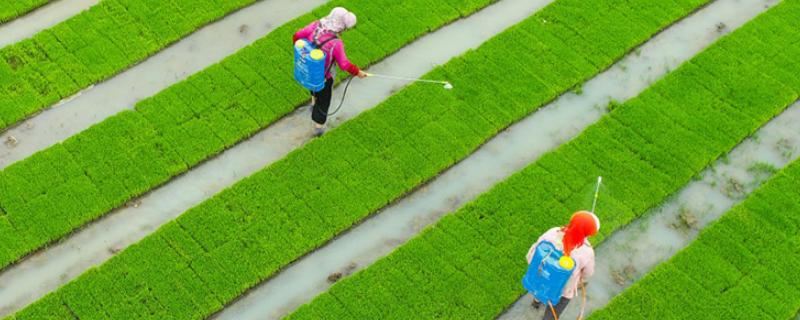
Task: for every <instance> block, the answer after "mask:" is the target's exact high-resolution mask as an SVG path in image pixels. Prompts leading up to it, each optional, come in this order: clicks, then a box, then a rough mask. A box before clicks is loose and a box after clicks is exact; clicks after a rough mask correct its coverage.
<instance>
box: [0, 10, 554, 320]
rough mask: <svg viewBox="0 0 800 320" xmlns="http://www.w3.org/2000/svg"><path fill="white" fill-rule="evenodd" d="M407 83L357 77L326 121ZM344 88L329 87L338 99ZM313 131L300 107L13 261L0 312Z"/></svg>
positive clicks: (448, 50)
mask: <svg viewBox="0 0 800 320" xmlns="http://www.w3.org/2000/svg"><path fill="white" fill-rule="evenodd" d="M281 1H283V0H281ZM547 3H549V0H536V1H530V0H501V1H499V2H497V3H496V4H493V5H491V6H490V7H487V8H486V9H484V10H482V11H480V12H478V13H475V14H473V15H472V16H470V17H468V18H465V19H463V20H460V21H456V22H454V23H452V24H450V25H448V26H446V27H444V28H442V29H440V30H438V31H436V32H434V33H432V34H429V35H427V36H424V37H422V38H420V39H418V40H417V41H415V42H413V43H411V44H410V45H408V46H407V47H405V48H403V49H401V50H400V51H398V52H397V53H395V54H393V55H391V56H390V57H388V58H387V59H385V60H384V61H382V62H380V63H378V64H376V65H374V66H373V67H371V68H370V69H369V71H370V72H374V73H380V74H393V75H402V76H409V77H419V76H422V75H423V74H425V73H426V72H428V71H430V70H431V69H432V68H433V67H434V66H436V65H439V64H442V63H445V62H447V61H449V60H450V59H452V58H453V57H455V56H458V55H461V54H463V53H464V52H466V51H467V50H469V49H473V48H476V47H478V46H479V45H480V44H481V43H483V42H484V41H486V40H487V39H489V38H491V37H492V36H494V35H496V34H498V33H500V32H502V31H503V30H504V29H506V28H507V27H509V26H511V25H513V24H514V23H516V22H519V21H521V20H523V19H524V18H525V17H527V16H529V15H530V14H531V13H532V12H533V11H535V10H536V9H537V8H540V7H542V6H544V5H545V4H547ZM498 17H502V19H500V18H498ZM405 85H406V84H405V83H400V82H394V81H388V80H383V79H368V80H354V81H353V83H352V84H351V86H350V89H349V93H348V97H347V103H346V105H345V107H344V109H343V110H342V112H340V114H339V115H337V116H336V117H335V118H333V119H331V120H330V121H329V123H330V125H331V126H332V127H336V126H337V125H339V124H341V123H342V122H344V121H347V120H349V119H352V118H353V117H355V116H357V115H358V114H359V113H361V112H363V111H366V110H368V109H370V108H372V107H374V106H375V105H377V104H378V103H380V102H381V101H383V100H385V99H386V98H387V97H389V96H390V95H391V94H392V93H394V92H396V91H398V90H401V89H402V88H403V87H404V86H405ZM342 89H343V88H338V89H337V90H336V91H335V92H334V100H335V101H336V102H337V103H338V99H339V98H340V97H341V94H342ZM443 90H444V89H443ZM310 134H311V120H310V116H309V111H308V107H303V108H300V109H299V110H297V111H296V112H294V113H292V114H291V115H289V116H287V117H285V118H284V119H282V120H280V121H278V122H277V123H275V124H274V125H272V126H270V127H269V128H267V129H265V130H263V131H261V132H260V133H258V134H257V135H255V136H253V137H252V138H250V139H248V140H246V141H244V142H242V143H240V144H238V145H236V146H235V147H233V148H231V149H229V150H227V151H225V152H224V153H223V154H221V155H220V156H218V157H216V158H214V159H211V160H210V161H208V162H206V163H204V164H202V165H200V166H198V167H196V168H194V169H192V170H191V171H190V172H188V173H186V174H184V175H181V176H179V177H177V178H175V179H173V180H172V181H170V182H169V183H167V184H166V185H164V186H162V187H160V188H157V189H156V190H154V191H153V192H151V193H149V194H147V195H145V196H143V197H141V198H139V199H137V200H135V201H131V203H130V204H129V206H127V207H125V208H121V209H118V210H115V211H114V212H112V213H110V214H109V215H107V216H106V217H104V218H102V219H100V220H99V221H97V222H96V223H93V224H90V225H88V226H87V227H85V228H84V229H82V230H80V231H78V232H77V233H75V234H73V235H72V236H69V237H68V238H67V239H65V240H64V241H62V242H60V243H57V244H55V245H53V246H50V247H49V248H47V249H45V250H42V251H40V252H38V253H36V254H34V255H32V256H30V257H28V258H27V259H25V260H23V261H22V262H20V263H18V264H16V265H14V266H12V267H11V268H9V269H8V270H6V271H5V272H4V273H2V274H0V316H2V315H6V314H9V313H11V312H13V311H14V310H18V309H20V308H22V307H24V306H25V305H27V304H29V303H31V302H33V301H34V300H36V299H38V298H40V297H41V296H43V295H44V294H46V293H47V292H49V291H52V290H54V289H56V288H58V287H59V286H60V285H62V284H64V283H66V282H68V281H70V280H72V279H73V278H75V277H77V276H78V275H80V274H81V273H83V272H84V271H85V270H86V269H88V268H90V267H92V266H95V265H98V264H101V263H103V262H104V261H106V260H108V259H109V258H111V257H112V256H113V255H114V254H115V253H117V252H119V251H120V250H122V249H124V248H125V247H127V246H129V245H131V244H133V243H135V242H136V241H139V240H140V239H142V238H143V237H145V236H147V235H148V234H150V233H152V232H153V231H155V230H156V229H157V228H158V227H159V226H161V225H163V224H164V223H166V222H168V221H170V220H172V219H174V218H175V217H177V216H178V215H180V214H181V213H183V212H184V211H186V210H187V209H189V208H191V207H193V206H195V205H197V204H199V203H201V202H202V201H204V200H206V199H208V198H210V197H212V196H213V195H214V194H216V193H218V192H219V191H221V190H222V189H224V188H226V187H229V186H231V185H233V184H234V183H236V182H238V181H239V180H241V179H242V178H244V177H246V176H247V175H250V174H252V173H254V172H256V171H258V170H260V169H262V168H263V167H264V166H266V165H269V164H270V163H272V162H274V161H277V160H279V159H281V158H283V157H284V156H285V155H286V154H287V153H289V152H290V151H292V150H294V149H296V148H298V147H300V146H301V145H303V144H304V143H305V142H307V141H308V140H309V139H310V138H311V137H310Z"/></svg>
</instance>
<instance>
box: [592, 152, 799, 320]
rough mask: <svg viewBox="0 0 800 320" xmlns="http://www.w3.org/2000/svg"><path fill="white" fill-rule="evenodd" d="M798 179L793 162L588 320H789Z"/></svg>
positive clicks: (793, 304)
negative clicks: (700, 319) (678, 319)
mask: <svg viewBox="0 0 800 320" xmlns="http://www.w3.org/2000/svg"><path fill="white" fill-rule="evenodd" d="M798 183H800V161H795V162H794V163H793V164H791V165H789V166H788V167H786V168H785V169H784V170H782V171H781V172H780V173H778V174H776V175H775V176H774V177H773V178H772V179H770V180H769V181H768V182H767V183H765V184H764V185H762V186H761V187H760V188H759V189H758V190H756V191H755V192H754V193H753V194H752V195H751V196H750V197H748V198H747V199H746V200H745V201H744V202H742V203H741V204H739V205H738V206H736V207H734V208H733V209H731V210H730V211H729V212H728V213H726V214H725V215H724V216H722V218H720V219H719V220H718V221H716V222H714V223H713V224H712V225H710V226H708V227H707V228H706V229H705V230H703V231H702V232H701V233H700V235H699V236H698V238H697V239H696V240H695V241H694V242H692V243H691V244H690V245H689V246H688V247H686V248H684V249H683V250H681V251H680V252H678V253H677V254H676V255H675V256H674V257H672V258H671V259H670V260H669V261H667V262H664V263H662V264H660V265H659V266H657V267H656V268H655V269H654V270H653V271H651V272H650V273H648V274H647V275H645V276H644V277H643V278H642V279H641V280H639V281H637V282H636V283H634V284H633V286H631V287H630V288H628V289H627V290H625V291H624V292H623V293H622V294H620V295H618V296H616V297H614V299H613V300H611V302H610V303H609V305H608V306H606V307H605V308H603V309H601V310H598V311H596V312H595V313H593V314H592V316H591V317H590V319H596V320H602V319H664V318H672V319H677V318H681V319H692V318H695V319H696V318H709V317H713V318H719V319H734V318H735V319H761V318H774V319H793V318H794V317H795V316H796V315H797V312H798V310H800V278H798V277H797V275H796V272H795V270H796V269H797V265H798V263H800V258H798V255H797V248H798V247H800V238H798V237H797V235H798V234H799V233H800V188H797V185H798ZM676 288H679V289H678V290H676Z"/></svg>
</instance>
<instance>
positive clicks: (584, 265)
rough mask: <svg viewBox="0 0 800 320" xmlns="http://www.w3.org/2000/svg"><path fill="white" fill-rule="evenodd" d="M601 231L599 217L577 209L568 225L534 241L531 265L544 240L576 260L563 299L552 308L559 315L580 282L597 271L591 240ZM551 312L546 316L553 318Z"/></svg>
mask: <svg viewBox="0 0 800 320" xmlns="http://www.w3.org/2000/svg"><path fill="white" fill-rule="evenodd" d="M599 230H600V219H598V218H597V216H596V215H595V214H594V213H591V212H588V211H578V212H576V213H574V214H573V215H572V218H571V219H570V220H569V224H567V225H566V226H564V227H555V228H551V229H550V230H547V232H545V233H544V234H543V235H542V236H541V237H539V239H538V240H537V241H536V243H534V244H533V245H532V246H531V248H530V250H528V255H527V256H526V258H527V260H528V264H530V263H531V260H532V259H533V255H534V251H535V250H536V246H538V245H539V243H540V242H542V241H549V242H551V243H553V244H554V245H555V246H556V248H558V249H559V250H561V251H563V252H564V255H567V256H570V257H571V258H572V259H573V260H575V269H574V271H573V272H572V276H570V278H569V280H568V281H567V285H566V286H564V291H563V293H562V294H561V300H559V302H558V304H556V305H555V306H554V307H553V308H554V309H555V313H556V314H557V315H561V312H562V311H564V308H566V307H567V304H569V302H570V300H571V299H572V298H573V297H575V295H577V293H578V285H579V284H580V283H582V282H586V281H587V280H588V279H589V278H590V277H591V276H592V274H594V249H592V244H591V243H589V240H588V239H587V238H588V237H591V236H593V235H595V234H597V232H598V231H599ZM538 305H539V304H538V301H536V299H534V306H536V307H538ZM554 318H555V317H554V316H553V313H552V312H545V314H544V319H546V320H547V319H554Z"/></svg>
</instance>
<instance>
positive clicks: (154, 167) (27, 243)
mask: <svg viewBox="0 0 800 320" xmlns="http://www.w3.org/2000/svg"><path fill="white" fill-rule="evenodd" d="M493 1H494V0H471V1H460V0H459V1H455V0H453V1H448V2H439V1H434V0H409V1H402V2H397V1H384V3H377V2H375V1H374V0H350V1H340V2H338V3H339V4H342V5H346V6H347V7H348V8H350V9H351V10H354V11H355V12H358V13H359V15H360V16H362V18H361V20H360V22H359V25H358V27H357V28H356V29H355V30H352V31H348V32H347V33H345V34H344V35H343V38H344V41H345V42H346V43H347V44H348V45H349V46H350V50H348V51H349V52H348V53H349V54H350V56H351V58H352V59H353V60H354V61H356V62H359V63H364V64H367V63H373V62H375V61H378V60H380V59H382V58H383V57H385V56H387V55H388V54H390V53H391V52H394V51H396V50H398V49H399V48H400V47H402V46H403V45H404V44H405V43H408V42H410V41H412V40H413V39H415V38H418V37H419V36H421V35H423V34H425V33H427V32H429V31H431V30H434V29H436V28H439V27H441V26H443V25H445V24H447V23H449V22H450V21H452V20H455V19H457V18H459V17H461V16H463V15H466V14H469V13H472V12H475V11H476V10H478V9H480V8H482V7H485V6H487V5H489V4H490V3H492V2H493ZM333 5H334V4H329V5H325V6H322V7H319V8H317V9H316V10H314V11H313V12H312V13H309V14H307V15H305V16H303V17H300V18H298V19H296V20H294V21H292V22H290V23H288V24H286V25H284V26H282V27H280V28H278V29H277V30H275V31H274V32H272V33H270V34H269V35H268V36H266V37H265V38H263V39H261V40H258V41H256V42H255V43H254V44H252V45H251V46H249V47H247V48H244V49H242V50H241V51H239V52H238V53H236V54H235V55H232V56H230V57H228V58H226V59H225V60H223V61H222V62H220V63H218V64H216V65H213V66H211V67H209V68H208V69H206V70H204V71H202V72H200V73H198V74H195V75H193V76H191V77H190V78H189V79H187V80H186V81H183V82H180V83H178V84H176V85H173V86H171V87H169V88H167V89H165V90H164V91H162V92H160V93H159V94H157V95H155V96H153V97H151V98H148V99H146V100H143V101H141V102H140V103H138V104H137V106H136V110H134V111H125V112H121V113H120V114H118V115H116V116H113V117H111V118H109V119H106V120H105V121H103V122H101V123H99V124H97V125H95V126H92V127H91V128H89V129H87V130H85V131H83V132H81V133H79V134H77V135H75V136H73V137H71V138H69V139H67V140H66V141H64V142H63V143H60V144H57V145H55V146H53V147H50V148H48V149H46V150H43V151H41V152H39V153H37V154H35V155H33V156H31V157H29V158H27V159H25V160H23V161H20V162H17V163H15V164H13V165H11V166H9V167H8V168H6V169H5V170H4V171H3V172H0V208H2V209H0V220H2V222H0V225H5V227H4V228H5V229H8V230H11V231H8V232H1V233H0V268H2V267H5V266H7V265H9V264H10V263H13V262H14V261H16V260H18V259H19V258H21V257H22V256H24V255H25V254H27V253H29V252H31V251H33V250H36V249H37V248H40V247H42V246H43V245H45V244H47V243H50V242H52V241H54V240H57V239H59V238H61V237H63V236H64V235H66V234H69V233H70V232H71V231H72V230H74V229H75V228H78V227H80V226H82V225H84V224H85V223H87V222H89V221H92V220H94V219H96V218H98V217H100V216H102V215H103V214H105V213H107V212H108V211H109V210H111V209H113V208H115V207H118V206H120V205H121V204H123V203H125V202H126V201H129V200H130V199H132V198H134V197H136V196H139V195H141V194H143V193H145V192H147V191H148V190H151V189H152V188H154V187H156V186H158V185H160V184H162V183H164V182H166V181H168V180H169V179H171V178H172V177H174V176H176V175H178V174H181V173H183V172H186V171H187V170H189V168H191V167H193V166H195V165H197V164H198V163H200V162H201V161H203V160H205V159H208V158H209V157H211V156H213V155H215V154H217V153H219V152H221V151H223V150H224V149H225V148H227V147H230V146H231V145H233V144H235V143H237V142H238V141H241V140H242V139H245V138H247V137H248V136H250V135H252V134H254V133H255V132H257V131H259V130H261V129H262V128H264V127H266V126H268V125H270V124H271V123H273V122H274V121H275V120H277V119H278V118H280V117H282V116H283V115H285V114H287V113H289V112H291V111H292V110H294V108H295V107H296V106H298V105H299V104H301V103H303V102H304V101H306V100H307V99H308V92H307V91H305V90H302V88H301V87H300V86H299V85H297V84H296V83H295V81H294V79H293V78H292V73H291V67H292V54H293V53H292V51H291V50H292V46H291V37H292V34H293V33H294V31H295V30H296V29H298V28H300V27H301V26H304V25H305V24H307V23H309V22H310V21H312V20H313V19H314V17H320V16H324V15H325V14H327V12H328V11H329V10H330V9H331V8H332V7H333ZM372 21H375V22H372ZM377 44H380V46H378V45H377ZM3 212H5V216H3ZM12 226H13V227H12Z"/></svg>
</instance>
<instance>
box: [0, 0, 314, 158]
mask: <svg viewBox="0 0 800 320" xmlns="http://www.w3.org/2000/svg"><path fill="white" fill-rule="evenodd" d="M60 2H68V1H60ZM60 2H59V3H60ZM326 2H327V1H326V0H303V1H293V0H262V1H258V2H256V3H254V4H252V5H250V6H247V7H245V8H242V9H241V10H239V11H236V12H234V13H232V14H230V15H229V16H227V17H225V18H223V19H222V20H220V21H217V22H214V23H211V24H209V25H207V26H205V27H203V28H201V29H199V30H197V31H195V32H194V33H192V34H190V35H188V36H187V37H185V38H183V39H181V40H179V41H178V42H176V43H174V44H173V45H171V46H169V47H168V48H166V49H164V50H162V51H160V52H158V53H156V54H155V55H153V56H151V57H150V58H148V59H146V60H145V61H143V62H141V63H139V64H137V65H136V66H134V67H132V68H131V69H128V70H127V71H124V72H122V73H120V74H118V75H116V76H114V77H112V78H111V79H109V80H107V81H105V82H101V83H99V84H97V85H95V86H92V87H89V88H87V89H85V90H83V91H82V92H80V93H78V94H77V95H75V96H73V97H72V98H69V99H65V100H64V101H61V102H59V103H58V104H56V106H54V107H53V108H50V109H47V110H44V111H43V112H42V113H40V114H38V115H36V116H34V117H32V118H30V119H28V120H25V121H23V122H22V123H21V124H20V125H17V126H16V127H14V128H11V129H10V130H8V131H6V132H3V133H2V134H0V141H2V142H3V144H2V145H0V169H2V168H5V167H7V166H8V165H10V164H12V163H14V162H16V161H19V160H22V159H25V158H27V157H28V156H30V155H32V154H34V153H35V152H37V151H40V150H42V149H45V148H47V147H49V146H52V145H53V144H55V143H58V142H60V141H62V140H64V139H67V138H68V137H70V136H72V135H74V134H77V133H79V132H81V131H83V130H85V129H86V128H89V127H90V126H92V125H94V124H96V123H99V122H101V121H103V120H105V119H106V118H108V117H111V116H113V115H115V114H117V113H118V112H121V111H123V110H128V109H133V107H134V105H135V104H136V103H137V102H138V101H140V100H142V99H144V98H147V97H150V96H152V95H154V94H156V93H158V92H160V91H161V90H164V89H166V88H167V87H169V86H171V85H173V84H175V83H177V82H180V81H182V80H184V79H186V78H188V77H189V76H190V75H192V74H194V73H197V72H199V71H201V70H203V69H205V68H206V67H208V66H210V65H212V64H214V63H216V62H218V61H220V60H222V59H223V58H225V57H227V56H229V55H231V54H233V53H235V52H236V51H238V50H239V49H241V48H243V47H245V46H247V45H248V44H250V43H252V42H254V41H256V40H258V39H260V38H262V37H264V36H265V35H267V34H268V33H270V32H271V31H273V30H275V28H277V27H279V26H281V25H282V24H284V23H286V22H289V21H291V20H292V19H294V18H296V17H299V16H300V15H302V14H305V13H306V12H308V11H311V10H312V9H314V8H316V7H318V6H320V5H322V4H324V3H326Z"/></svg>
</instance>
